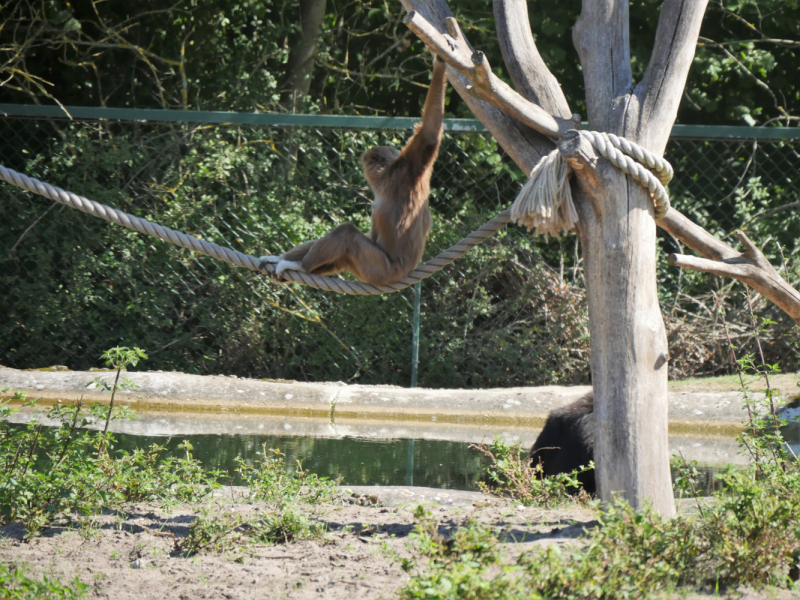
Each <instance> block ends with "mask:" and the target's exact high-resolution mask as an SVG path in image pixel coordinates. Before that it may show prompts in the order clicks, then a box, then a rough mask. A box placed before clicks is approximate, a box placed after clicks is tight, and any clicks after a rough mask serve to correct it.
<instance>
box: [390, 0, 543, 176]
mask: <svg viewBox="0 0 800 600" xmlns="http://www.w3.org/2000/svg"><path fill="white" fill-rule="evenodd" d="M401 2H402V5H403V8H405V9H406V10H407V11H416V12H418V13H420V14H421V15H422V16H423V17H424V18H425V19H426V20H427V21H428V22H429V23H431V24H432V25H433V26H434V27H435V28H436V29H437V30H438V31H439V32H440V33H443V34H444V33H448V31H447V23H446V19H447V18H448V17H452V16H453V13H452V12H450V9H449V8H448V6H447V2H445V0H401ZM470 52H472V48H471V47H470ZM447 79H448V81H449V82H450V84H451V85H452V86H453V88H454V89H455V90H456V92H458V95H459V96H461V98H462V99H463V100H464V102H466V104H467V106H469V108H470V110H471V111H472V114H474V115H475V118H477V119H478V120H480V121H481V123H483V124H484V125H485V126H486V128H487V129H488V130H489V132H490V133H491V134H492V135H493V136H494V138H495V139H496V140H497V142H498V143H499V144H500V145H501V146H502V147H503V150H505V151H506V152H507V153H508V155H509V156H510V157H511V158H512V160H514V162H515V163H516V164H517V165H519V167H520V168H521V169H522V170H523V171H524V172H525V173H526V174H527V173H530V171H531V169H532V168H533V167H534V165H536V163H538V162H539V160H540V159H541V158H542V157H543V156H546V155H547V154H549V153H550V152H551V151H552V150H553V148H555V144H554V143H553V141H552V140H550V139H549V138H548V137H546V136H544V135H542V134H540V133H538V132H536V131H535V130H533V129H531V128H530V127H528V126H526V125H524V124H523V123H521V122H519V121H518V120H516V119H514V118H512V117H509V116H508V115H506V114H505V113H503V112H502V111H500V110H499V109H497V108H495V107H494V106H492V105H491V104H489V103H488V102H484V101H483V100H479V99H478V98H475V97H474V96H473V95H472V94H470V92H469V90H468V86H470V85H471V84H472V82H471V81H470V80H469V79H467V78H466V77H464V76H463V75H462V74H461V73H459V72H458V71H457V70H455V69H453V68H452V67H449V66H448V68H447Z"/></svg>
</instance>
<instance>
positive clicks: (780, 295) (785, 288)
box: [659, 213, 800, 324]
mask: <svg viewBox="0 0 800 600" xmlns="http://www.w3.org/2000/svg"><path fill="white" fill-rule="evenodd" d="M678 214H680V213H678ZM669 216H670V215H669V213H668V214H667V217H665V218H664V219H663V220H662V223H663V222H664V221H667V219H668V218H669ZM680 216H681V217H683V215H680ZM683 218H685V217H683ZM662 223H659V224H662ZM662 226H663V225H662ZM664 228H665V229H667V231H670V230H669V229H668V228H667V227H664ZM700 229H702V228H700ZM703 232H705V230H703ZM705 233H707V232H705ZM673 235H675V237H677V238H679V239H681V240H682V241H684V242H685V243H686V245H687V246H689V247H692V243H691V242H693V241H694V240H693V239H683V238H682V237H681V236H680V235H678V234H676V233H673ZM736 236H737V237H738V238H739V241H740V242H741V243H742V245H743V246H744V247H745V251H744V252H743V253H740V252H737V251H736V250H734V249H733V248H731V247H730V246H728V245H727V244H723V245H724V246H725V249H726V251H725V253H724V256H721V257H719V258H705V257H697V256H687V255H684V254H671V255H670V256H669V264H671V265H674V266H676V267H681V268H683V269H691V270H693V271H703V272H705V273H713V274H714V275H721V276H723V277H731V278H733V279H738V280H739V281H741V282H743V283H746V284H747V285H749V286H750V287H752V288H753V289H754V290H756V291H757V292H758V293H759V294H761V295H762V296H764V297H765V298H768V299H769V300H771V301H772V302H774V303H775V304H776V305H777V306H778V307H779V308H780V309H781V310H783V311H784V312H785V313H786V314H787V315H789V316H790V317H791V318H792V319H793V320H794V321H795V323H798V324H800V292H798V291H797V290H795V289H794V288H793V287H792V286H790V285H789V284H788V283H787V282H786V281H785V280H784V279H783V278H782V277H781V276H780V275H779V274H778V272H777V271H776V270H775V269H774V268H773V266H772V265H771V264H770V263H769V261H768V260H767V259H766V258H765V257H764V254H762V252H761V250H759V249H758V247H757V246H756V245H755V244H753V242H751V241H750V239H749V238H748V237H747V235H745V233H744V232H743V231H736ZM720 243H722V242H720Z"/></svg>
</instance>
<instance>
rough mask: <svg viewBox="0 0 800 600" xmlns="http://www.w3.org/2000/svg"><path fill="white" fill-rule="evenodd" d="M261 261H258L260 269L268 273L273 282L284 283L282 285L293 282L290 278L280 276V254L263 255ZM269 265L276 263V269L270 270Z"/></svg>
mask: <svg viewBox="0 0 800 600" xmlns="http://www.w3.org/2000/svg"><path fill="white" fill-rule="evenodd" d="M259 261H260V262H259V263H258V270H259V271H261V272H262V273H264V274H266V275H267V277H269V278H270V280H271V281H272V283H278V284H282V285H286V284H288V283H291V282H290V281H289V280H288V279H284V278H283V277H280V276H279V275H278V270H277V267H278V265H279V264H280V263H281V257H280V256H262V257H261V258H260V259H259ZM284 262H286V261H284ZM267 265H274V266H275V269H274V270H273V271H269V270H268V269H267ZM281 273H283V271H281Z"/></svg>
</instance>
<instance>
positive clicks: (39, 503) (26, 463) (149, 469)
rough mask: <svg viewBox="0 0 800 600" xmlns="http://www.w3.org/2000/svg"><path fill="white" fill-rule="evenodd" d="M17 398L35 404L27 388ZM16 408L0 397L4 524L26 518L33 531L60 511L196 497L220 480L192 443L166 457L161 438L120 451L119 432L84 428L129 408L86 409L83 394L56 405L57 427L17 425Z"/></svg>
mask: <svg viewBox="0 0 800 600" xmlns="http://www.w3.org/2000/svg"><path fill="white" fill-rule="evenodd" d="M12 400H14V401H20V402H22V403H23V405H25V406H35V404H36V401H35V400H33V401H31V400H28V399H27V397H26V395H25V394H24V393H17V394H14V396H13V398H12ZM14 412H16V409H14V408H11V407H10V406H8V404H7V403H6V402H3V403H0V419H2V421H1V422H0V525H4V524H6V523H10V522H14V521H16V522H19V523H21V524H22V525H23V526H24V527H25V530H26V532H27V534H26V537H28V538H29V537H30V536H32V535H36V534H37V533H38V532H39V531H40V530H41V529H42V528H44V527H47V526H49V525H51V524H53V523H54V522H55V521H56V520H57V519H59V518H61V517H65V516H67V517H69V518H73V517H77V518H78V519H79V521H80V518H81V517H85V516H88V515H92V514H96V513H98V512H100V511H101V510H103V509H115V508H118V507H120V506H121V505H122V504H123V503H125V502H137V501H143V500H161V501H165V502H188V501H197V500H200V499H202V498H205V497H206V496H208V494H209V493H210V492H211V491H213V489H214V488H215V487H219V484H218V483H217V478H218V477H219V473H217V472H210V473H208V472H205V471H204V470H203V469H202V467H201V466H200V464H199V462H197V461H196V460H195V459H194V458H193V457H192V456H191V453H190V450H191V446H190V445H189V444H188V443H185V445H184V456H182V457H166V458H165V457H164V454H165V449H164V447H161V446H156V445H154V446H151V447H150V448H149V449H146V450H136V451H135V452H133V453H130V454H128V453H121V454H118V455H117V456H113V455H112V454H113V453H111V451H112V450H113V446H114V436H113V434H111V433H109V432H104V431H89V430H86V429H84V427H85V426H86V425H88V424H91V423H93V422H96V421H98V420H100V419H105V420H106V421H108V420H114V419H117V418H129V417H130V415H131V413H130V411H128V410H127V408H124V407H123V408H122V409H116V408H115V409H113V411H111V412H109V411H108V408H107V407H105V406H102V405H99V404H97V405H93V406H90V407H89V408H88V409H87V410H84V409H83V406H82V403H81V402H80V401H79V402H78V403H77V404H76V405H73V406H64V405H57V406H54V407H52V408H51V409H50V410H49V411H48V413H47V418H48V419H51V420H54V421H57V422H59V423H60V426H58V427H44V426H43V425H41V424H37V423H36V422H31V423H29V424H28V425H27V426H26V427H18V426H13V425H10V424H9V423H8V421H7V418H8V417H9V416H10V415H11V414H12V413H14ZM87 533H91V532H90V530H87Z"/></svg>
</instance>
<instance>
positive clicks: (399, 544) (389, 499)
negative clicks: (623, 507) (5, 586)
mask: <svg viewBox="0 0 800 600" xmlns="http://www.w3.org/2000/svg"><path fill="white" fill-rule="evenodd" d="M347 490H348V492H345V493H343V501H342V502H340V503H337V504H331V505H327V506H325V507H322V511H321V517H322V520H323V521H324V522H325V523H326V524H327V528H328V536H327V540H326V541H325V542H316V541H300V542H294V543H291V544H288V545H276V546H267V545H256V546H252V547H249V548H247V549H246V550H245V551H243V552H236V553H225V554H215V553H211V552H204V553H201V554H199V555H197V556H195V557H192V558H182V557H180V556H177V555H176V554H175V552H174V542H173V540H174V539H175V538H178V539H181V538H184V537H185V536H186V535H187V534H188V530H189V526H190V525H191V523H192V522H193V521H194V520H195V518H196V517H197V515H198V514H199V513H200V511H201V510H202V509H203V508H208V509H211V511H212V514H214V512H216V511H220V510H223V511H236V512H238V513H240V514H242V515H252V514H253V513H254V512H256V513H257V512H258V511H259V510H260V507H259V505H258V504H237V503H233V502H231V499H230V494H226V495H225V496H223V497H220V498H217V499H216V501H215V502H213V503H209V504H206V505H202V506H197V505H183V506H177V507H173V508H170V509H167V510H165V509H164V508H162V507H160V506H158V505H151V504H136V505H132V506H130V507H128V508H127V511H126V512H127V514H126V515H112V514H109V515H104V516H100V517H97V518H96V519H95V527H93V528H85V529H84V530H80V529H77V530H76V529H74V528H73V529H66V528H64V529H62V528H51V529H48V530H46V531H45V532H44V534H43V535H42V536H41V537H38V538H36V539H34V540H33V541H31V542H28V543H25V542H23V541H22V537H23V534H24V530H23V529H22V527H21V526H18V525H10V526H6V527H5V528H3V529H0V561H3V562H8V563H11V564H16V565H25V566H26V567H27V568H28V572H29V573H34V574H36V575H39V576H41V575H53V576H56V577H58V578H59V579H61V580H62V581H67V580H70V579H72V578H73V577H74V576H76V575H77V576H78V577H79V579H81V581H83V582H85V583H89V584H91V585H92V590H91V592H90V594H89V597H90V598H114V599H116V600H128V599H131V600H133V599H142V600H147V599H161V598H180V599H186V600H188V599H197V598H215V599H216V598H237V599H239V598H241V599H245V598H252V599H261V598H264V599H270V600H273V599H275V600H277V599H281V598H292V599H311V598H314V599H318V598H342V599H345V598H346V599H351V598H358V599H379V598H387V599H388V598H396V597H397V592H398V590H399V588H400V587H402V585H403V584H404V583H405V582H406V581H407V580H408V575H406V574H405V573H404V572H403V570H402V569H401V568H400V558H401V557H404V556H410V553H409V550H408V545H409V543H411V540H410V538H409V537H408V534H409V533H410V532H411V531H412V530H413V528H414V525H415V523H416V521H415V519H414V516H413V511H414V509H415V508H416V507H417V506H418V504H420V503H423V504H425V505H426V506H427V507H428V508H429V510H431V511H432V512H433V514H434V515H435V516H436V517H437V519H438V520H439V523H440V532H441V533H442V534H444V535H446V534H447V532H448V531H449V530H451V529H452V528H454V527H458V526H460V525H463V524H465V523H467V522H468V521H469V520H472V519H474V520H479V521H481V522H483V523H489V524H492V525H493V526H496V527H499V528H503V529H504V530H505V531H506V532H507V535H508V536H509V543H513V539H516V540H519V542H518V543H519V544H520V545H521V546H523V547H525V546H530V545H535V544H542V543H564V542H567V541H570V540H573V539H574V538H575V537H576V536H578V535H579V534H580V533H581V532H582V531H583V528H582V527H581V526H580V524H581V523H586V522H590V521H592V516H591V514H590V513H588V512H586V511H583V510H579V509H572V510H559V511H543V510H537V509H531V508H524V507H521V506H517V505H514V504H513V503H510V502H508V501H505V500H499V499H496V498H491V497H488V496H484V495H483V494H480V493H478V492H461V491H459V492H454V491H447V490H438V489H430V488H347ZM351 492H352V493H351ZM360 503H363V505H360ZM173 536H174V538H173ZM512 538H513V539H512Z"/></svg>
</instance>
